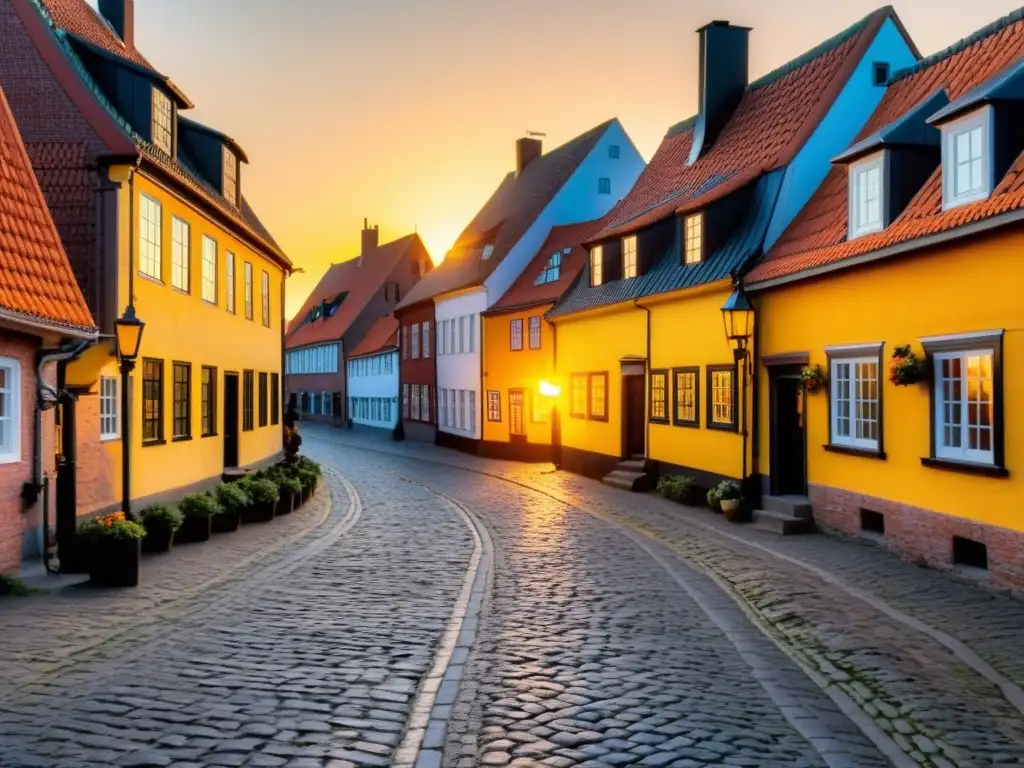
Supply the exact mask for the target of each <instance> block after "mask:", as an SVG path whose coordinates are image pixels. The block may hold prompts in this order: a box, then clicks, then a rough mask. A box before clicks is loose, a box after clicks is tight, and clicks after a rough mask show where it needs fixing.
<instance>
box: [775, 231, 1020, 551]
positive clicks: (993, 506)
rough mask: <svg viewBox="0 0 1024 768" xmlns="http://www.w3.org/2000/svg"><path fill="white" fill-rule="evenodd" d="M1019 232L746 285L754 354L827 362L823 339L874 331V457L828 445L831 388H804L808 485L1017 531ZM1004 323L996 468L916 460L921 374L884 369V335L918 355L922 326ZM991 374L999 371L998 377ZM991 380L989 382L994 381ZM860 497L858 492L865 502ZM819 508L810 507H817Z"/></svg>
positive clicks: (890, 345)
mask: <svg viewBox="0 0 1024 768" xmlns="http://www.w3.org/2000/svg"><path fill="white" fill-rule="evenodd" d="M1021 284H1024V232H1021V231H1019V230H1018V231H1016V232H1006V233H1003V234H1000V235H994V236H989V237H985V238H977V239H971V240H966V241H961V242H960V243H958V244H952V245H949V246H945V247H943V248H941V249H934V250H932V251H929V252H927V253H920V254H917V255H911V256H904V257H900V258H896V259H892V260H887V261H880V262H876V263H875V264H873V265H867V266H862V267H857V268H852V269H848V270H845V271H842V272H837V273H834V274H832V275H828V276H824V277H822V278H819V279H811V280H804V281H801V282H797V283H793V284H790V285H788V286H779V287H777V288H773V289H769V290H767V291H765V292H763V293H759V294H755V302H756V306H757V311H758V317H759V318H760V319H759V324H760V340H759V346H760V354H761V355H762V356H771V355H782V354H789V353H801V352H807V353H808V354H809V362H810V365H812V366H813V365H815V364H818V365H821V367H822V368H823V369H826V370H827V357H826V353H825V348H826V347H827V346H839V345H857V344H867V343H876V342H882V343H883V344H884V347H883V351H882V361H883V366H884V367H883V370H882V371H881V374H882V376H881V378H882V385H881V386H882V392H881V394H882V438H883V450H884V453H885V459H884V460H878V459H873V458H867V457H864V456H854V455H843V454H837V453H832V452H829V451H826V450H825V448H824V447H823V446H825V445H826V444H827V443H828V442H829V396H830V395H829V393H828V392H822V393H819V394H815V395H807V396H806V416H805V420H806V430H807V441H806V442H807V478H808V481H809V483H810V484H811V485H812V486H824V487H828V488H836V489H843V490H846V491H851V492H854V493H857V494H863V495H864V496H865V497H874V498H876V499H886V500H891V501H894V502H899V503H902V504H907V505H911V506H914V507H918V508H921V509H924V510H929V511H933V512H941V513H945V514H948V515H953V516H956V517H959V518H967V519H970V520H972V521H977V522H980V523H986V524H991V525H996V526H1001V527H1004V528H1010V529H1013V530H1015V531H1024V518H1022V517H1021V516H1020V514H1019V507H1020V499H1021V498H1022V497H1024V488H1022V486H1021V481H1020V476H1019V475H1018V474H1017V473H1018V472H1019V471H1020V467H1021V464H1022V462H1024V400H1022V398H1021V397H1020V382H1022V381H1024V305H1022V304H1021V302H1020V299H1019V296H1018V291H1017V286H1019V285H1021ZM994 330H1003V332H1004V333H1003V342H1002V343H1003V348H1002V384H1003V393H1004V398H1003V402H1004V416H1003V431H1004V434H1005V467H1006V468H1007V469H1008V470H1009V476H1008V477H1006V478H997V477H987V476H978V475H973V474H965V473H961V472H954V471H949V470H943V469H937V468H932V467H927V466H923V465H922V461H921V459H922V458H924V457H930V456H931V439H932V438H931V429H932V406H931V404H930V399H929V387H930V384H928V383H919V384H915V385H911V386H896V385H894V384H892V383H891V382H889V381H888V380H887V377H888V364H889V359H890V357H891V355H892V351H893V349H894V347H896V346H901V345H906V344H910V345H912V348H913V350H914V351H915V352H916V353H917V354H918V355H922V356H923V354H924V353H923V349H922V344H921V341H920V339H921V338H922V337H926V338H927V337H934V336H946V335H953V334H970V333H978V332H984V331H994ZM758 375H759V376H760V381H759V396H758V397H759V409H758V411H759V420H760V424H759V447H760V451H759V453H760V458H759V471H760V472H761V473H762V474H764V475H768V474H769V473H770V471H771V461H772V456H771V444H770V413H771V400H770V388H769V377H768V371H767V369H766V368H765V367H763V366H759V374H758ZM997 382H998V378H997ZM997 387H998V383H997ZM868 503H869V502H865V504H868ZM816 514H817V509H816Z"/></svg>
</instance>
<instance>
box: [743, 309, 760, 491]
mask: <svg viewBox="0 0 1024 768" xmlns="http://www.w3.org/2000/svg"><path fill="white" fill-rule="evenodd" d="M750 305H751V306H753V307H754V332H753V333H754V338H753V339H752V343H751V347H752V348H753V351H752V353H751V354H752V357H751V359H750V376H751V382H750V406H751V412H752V415H753V418H752V419H751V423H750V472H751V474H752V475H757V474H758V471H759V469H760V467H759V461H758V459H759V458H760V450H759V448H758V443H759V439H758V438H759V437H760V428H759V425H758V421H759V419H758V412H759V410H758V409H759V408H760V406H759V404H758V384H757V380H758V373H757V359H758V354H759V350H760V347H759V340H760V330H761V329H760V327H759V326H760V323H759V322H758V319H759V316H758V313H757V307H756V306H755V305H754V302H750ZM745 406H746V404H744V412H745V411H746V407H745ZM744 422H746V419H745V418H744ZM743 439H744V446H743V459H744V461H746V456H747V447H746V444H745V443H746V431H744V435H743ZM744 474H746V472H744ZM755 490H756V493H757V498H758V499H760V498H761V490H762V489H761V483H760V479H759V480H758V483H757V488H756V489H755Z"/></svg>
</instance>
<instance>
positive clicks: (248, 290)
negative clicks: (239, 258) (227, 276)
mask: <svg viewBox="0 0 1024 768" xmlns="http://www.w3.org/2000/svg"><path fill="white" fill-rule="evenodd" d="M244 269H245V319H246V320H252V264H250V263H249V262H248V261H247V262H245V266H244Z"/></svg>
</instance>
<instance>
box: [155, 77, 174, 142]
mask: <svg viewBox="0 0 1024 768" xmlns="http://www.w3.org/2000/svg"><path fill="white" fill-rule="evenodd" d="M172 120H173V110H172V108H171V100H170V99H169V98H167V95H166V94H164V92H163V91H161V90H160V89H159V88H154V89H153V144H154V145H155V146H156V147H157V148H159V149H162V150H163V151H164V152H165V153H166V154H168V155H171V156H172V157H173V155H174V152H173V151H172V150H173V148H174V141H173V137H174V134H173V132H172V130H173V129H172Z"/></svg>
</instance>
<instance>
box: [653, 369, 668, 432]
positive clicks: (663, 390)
mask: <svg viewBox="0 0 1024 768" xmlns="http://www.w3.org/2000/svg"><path fill="white" fill-rule="evenodd" d="M650 420H651V421H652V422H658V423H662V424H668V371H651V412H650Z"/></svg>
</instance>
